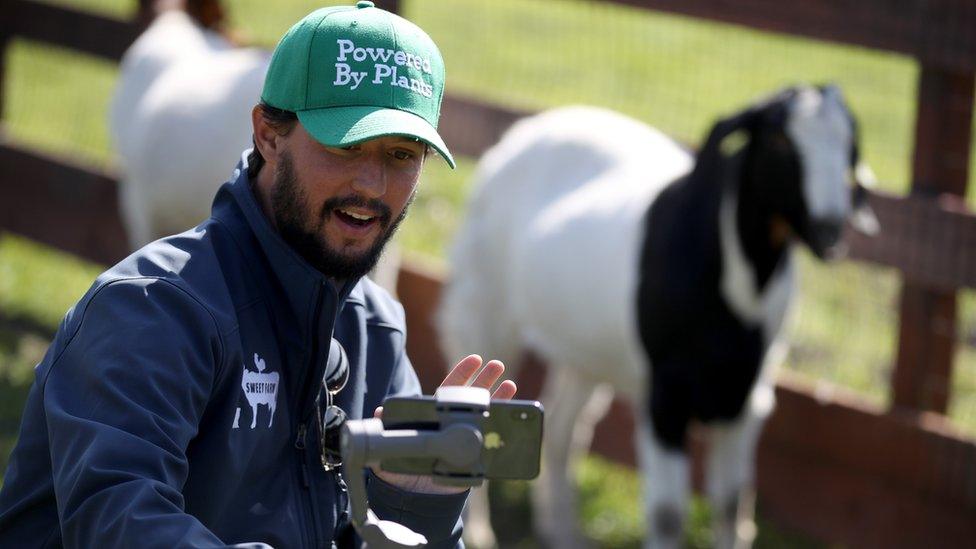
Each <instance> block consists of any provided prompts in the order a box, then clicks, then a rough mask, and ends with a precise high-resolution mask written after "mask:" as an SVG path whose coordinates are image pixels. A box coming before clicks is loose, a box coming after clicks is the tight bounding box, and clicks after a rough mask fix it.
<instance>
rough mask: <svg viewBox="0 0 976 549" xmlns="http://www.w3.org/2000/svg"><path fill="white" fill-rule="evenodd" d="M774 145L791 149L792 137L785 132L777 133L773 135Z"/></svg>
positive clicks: (783, 148)
mask: <svg viewBox="0 0 976 549" xmlns="http://www.w3.org/2000/svg"><path fill="white" fill-rule="evenodd" d="M773 146H774V147H776V148H777V149H779V150H789V148H790V138H789V137H786V134H785V133H776V134H774V135H773Z"/></svg>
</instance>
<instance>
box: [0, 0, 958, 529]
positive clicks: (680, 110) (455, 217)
mask: <svg viewBox="0 0 976 549" xmlns="http://www.w3.org/2000/svg"><path fill="white" fill-rule="evenodd" d="M56 3H61V4H67V5H74V6H83V7H85V8H87V9H91V10H94V11H98V12H100V13H105V14H109V15H114V16H125V15H127V14H130V13H132V10H133V6H134V4H135V3H134V1H133V0H128V1H126V0H76V1H69V0H57V2H56ZM335 3H338V2H327V3H326V4H335ZM404 4H405V7H406V15H407V16H408V17H410V18H411V19H413V20H415V21H416V22H417V23H418V24H420V25H421V26H422V27H424V28H425V29H427V30H428V32H430V34H431V35H432V36H433V37H434V39H435V41H437V43H438V44H439V46H440V48H441V50H442V51H443V53H444V56H445V60H446V63H447V67H448V75H449V76H448V91H449V92H450V93H456V94H460V95H464V96H469V97H475V98H479V99H484V100H488V101H492V102H496V103H500V104H503V105H507V106H511V107H517V108H523V109H542V108H546V107H551V106H556V105H562V104H567V103H589V104H597V105H603V106H607V107H611V108H614V109H617V110H620V111H622V112H625V113H628V114H630V115H632V116H635V117H637V118H640V119H642V120H645V121H647V122H649V123H651V124H654V125H656V126H658V127H660V128H661V129H663V130H664V131H666V132H667V133H669V134H671V135H673V136H675V137H676V138H678V139H680V140H682V141H684V142H687V143H692V144H693V143H696V142H698V141H699V139H700V138H701V137H702V136H703V135H704V133H705V132H706V131H707V129H708V127H709V126H710V124H711V123H712V122H713V121H714V120H715V119H716V117H719V116H722V115H724V114H728V113H731V112H732V111H734V110H736V109H738V108H740V107H741V106H742V105H744V104H746V103H748V102H749V101H751V100H752V99H754V98H756V97H758V96H760V95H763V94H766V93H769V92H770V91H773V90H775V89H777V88H779V87H781V86H784V85H789V84H793V83H797V82H801V81H811V82H826V81H830V82H836V83H838V84H839V85H841V86H842V88H843V90H844V93H845V95H846V97H847V98H848V100H849V102H850V103H851V105H852V107H853V109H854V111H855V113H856V114H857V116H858V118H859V121H860V125H861V133H862V149H863V151H864V155H865V157H866V159H867V160H868V161H869V162H870V163H871V164H872V166H873V167H874V169H875V171H876V172H877V173H878V176H879V178H880V180H881V182H882V188H884V189H887V190H890V191H892V192H905V190H906V189H907V185H908V181H909V179H910V177H909V166H910V157H911V154H910V151H911V147H912V140H913V139H912V134H913V123H914V122H913V117H914V107H913V105H914V101H915V85H916V84H915V79H916V77H917V73H918V68H917V66H916V65H915V63H914V62H913V61H911V60H910V59H908V58H906V57H903V56H899V55H893V54H888V53H883V52H874V51H868V50H864V49H860V48H852V47H845V46H839V45H835V44H828V43H824V42H817V41H812V40H806V39H798V38H787V37H783V36H780V35H775V34H771V33H762V32H754V31H747V30H744V29H742V28H740V27H735V26H730V25H721V24H715V23H709V22H702V21H696V20H693V19H689V18H684V17H677V16H671V15H663V14H656V13H650V12H646V11H643V10H639V9H634V8H628V7H621V6H614V5H608V4H606V3H593V2H583V1H579V0H552V1H548V2H525V1H524V0H519V1H516V0H452V1H451V2H445V1H443V0H439V1H438V0H406V1H405V2H404ZM317 5H323V4H321V3H319V4H317ZM229 6H230V21H231V27H232V28H234V29H235V30H239V31H241V33H242V34H243V35H244V36H246V37H247V38H248V39H250V40H252V41H254V42H256V43H260V44H265V45H269V46H270V45H273V44H274V43H275V42H276V41H277V39H278V38H279V37H280V35H281V34H282V33H283V32H284V31H285V30H286V29H287V28H288V26H289V25H290V24H291V23H292V22H294V21H295V20H297V19H298V18H299V17H301V16H302V15H303V14H304V13H305V12H306V11H307V10H308V9H309V8H310V6H309V4H307V3H305V2H300V1H298V0H287V1H279V2H275V3H274V7H273V8H271V7H269V4H268V3H267V2H262V1H259V0H237V1H230V2H229ZM6 55H7V58H6V63H7V66H6V70H7V73H6V79H5V90H4V92H5V94H6V98H5V99H6V104H5V105H4V117H5V119H4V123H5V129H6V130H7V132H9V134H10V135H12V136H13V137H14V138H16V139H17V140H19V141H21V142H25V143H27V144H30V145H31V146H34V147H37V148H40V149H42V150H45V151H50V152H54V153H57V154H62V155H69V156H72V157H75V158H77V159H80V160H81V161H83V162H85V163H88V164H92V165H95V166H111V165H112V163H113V160H112V153H111V144H110V142H109V138H108V132H107V127H106V124H105V120H106V115H107V105H108V100H109V95H110V93H111V89H112V86H113V85H114V81H115V78H116V68H115V66H114V65H113V64H112V63H109V62H106V61H103V60H99V59H95V58H92V57H89V56H85V55H80V54H77V53H75V52H71V51H65V50H62V49H59V48H55V47H51V46H47V45H42V44H37V43H32V42H28V41H23V40H15V41H14V42H13V43H12V45H11V47H10V48H8V50H7V54H6ZM458 160H459V166H458V169H457V170H456V171H451V170H449V169H447V168H446V167H444V165H443V163H442V162H439V161H433V162H431V163H429V164H428V167H427V170H426V172H425V175H424V177H423V183H422V186H421V190H420V192H419V194H418V197H417V200H416V202H415V204H414V205H413V207H412V211H411V215H410V216H409V217H408V219H407V221H406V222H405V223H404V227H403V229H402V231H401V233H400V235H399V236H398V239H399V241H400V243H401V244H402V245H403V247H404V248H405V249H406V250H407V251H408V252H410V253H413V254H421V255H424V256H428V257H433V258H442V257H443V254H444V251H445V250H446V248H447V246H448V243H449V241H450V238H451V235H452V234H453V233H454V231H455V230H456V228H457V227H458V226H459V224H460V223H461V221H462V220H463V216H464V213H463V211H464V202H465V198H466V195H467V189H468V188H469V187H468V185H469V179H470V176H471V174H472V170H473V167H474V161H473V160H472V159H465V158H460V159H458ZM233 161H234V160H233V159H229V160H228V162H233ZM971 162H972V163H973V165H974V168H973V169H972V170H971V173H972V174H973V175H972V177H971V184H970V191H969V201H970V203H971V204H974V203H976V198H974V197H976V183H972V181H974V180H976V154H974V155H971ZM798 259H799V264H800V273H801V277H800V278H801V280H800V286H801V288H802V293H801V296H800V298H799V300H798V303H797V307H796V318H795V322H794V329H793V330H792V332H791V333H792V336H791V342H792V344H793V350H792V353H791V356H790V359H789V362H788V364H787V367H788V368H790V369H792V370H796V371H799V372H802V373H803V374H806V375H809V376H811V377H816V378H823V379H827V380H830V381H832V382H835V383H838V384H842V385H846V386H848V387H851V388H853V389H855V390H857V391H858V392H860V393H861V394H863V395H865V396H866V397H867V398H869V399H870V400H872V401H873V402H876V403H877V404H879V405H885V404H886V403H887V402H888V398H889V396H888V386H889V381H888V376H889V375H890V368H891V364H892V361H893V360H894V354H895V345H896V338H897V331H898V324H897V305H898V292H899V288H900V282H899V277H898V274H897V272H895V271H893V270H891V269H886V268H881V267H876V266H866V265H862V264H856V263H842V264H838V265H829V266H826V265H823V264H820V263H817V262H816V261H814V260H813V259H811V257H810V256H809V254H807V253H805V252H801V253H800V254H799V258H798ZM98 271H99V267H98V266H95V265H91V264H87V263H84V262H80V261H78V260H76V259H73V258H70V257H68V256H66V255H64V254H60V253H56V252H52V251H50V250H48V249H45V248H43V247H41V246H38V245H35V244H32V243H29V242H27V241H25V240H23V239H20V238H15V237H12V236H9V235H2V234H0V467H5V459H6V456H7V453H8V451H9V448H10V447H11V445H12V443H13V438H14V437H15V436H16V424H17V423H18V421H19V419H18V418H19V411H20V409H21V407H22V403H23V398H24V393H25V391H26V387H27V385H28V384H29V380H30V377H31V373H32V370H31V369H32V367H33V365H34V364H36V362H37V361H38V360H40V358H41V356H42V355H43V352H44V347H45V345H46V341H47V340H48V339H49V337H50V334H51V333H53V331H54V329H55V328H56V326H57V323H58V321H59V319H60V318H61V316H62V315H63V314H64V312H65V311H66V310H67V309H68V307H70V306H71V305H72V303H73V302H74V300H76V299H77V298H78V297H79V296H80V295H81V294H82V293H83V292H84V291H85V290H86V289H87V288H88V286H89V285H90V284H91V281H92V279H93V278H94V277H95V275H96V274H97V273H98ZM960 295H961V299H960V305H959V314H958V317H959V319H960V322H959V325H958V327H957V329H958V341H959V349H958V352H957V360H956V364H955V370H954V376H953V380H952V383H953V398H952V401H951V402H950V410H949V415H950V417H951V418H952V419H953V421H955V422H956V423H957V424H958V425H959V426H960V427H961V428H962V429H964V430H966V431H967V432H969V433H971V434H976V294H974V293H973V292H972V291H965V292H961V293H960ZM628 474H630V475H631V476H627V475H628ZM617 475H620V476H617ZM594 479H596V480H594ZM580 481H581V483H582V486H583V493H584V496H585V497H584V500H583V506H584V509H583V511H584V516H585V517H586V522H585V524H584V528H585V530H586V531H587V532H588V533H589V534H590V535H591V536H593V537H594V538H595V539H597V540H599V541H600V543H601V544H602V545H603V546H607V547H621V546H623V547H627V546H634V545H635V544H636V543H637V540H639V539H640V535H641V533H640V518H639V516H638V515H637V514H636V513H637V509H639V507H638V506H637V505H636V503H635V502H636V499H637V495H636V494H637V483H636V481H635V480H634V478H633V476H632V473H631V472H628V471H621V470H619V469H618V468H614V467H610V466H608V465H606V464H605V463H603V462H601V461H600V460H597V459H591V460H588V461H587V462H586V464H585V466H584V468H583V471H581V476H580ZM520 490H522V491H523V492H524V485H523V486H522V487H521V488H520V487H519V486H518V485H514V484H513V485H511V486H508V487H503V488H499V489H498V490H497V491H498V492H499V494H505V493H509V492H510V493H509V494H508V496H504V497H505V498H507V499H505V501H506V502H509V503H508V504H506V506H507V507H509V508H511V509H522V508H521V507H519V505H523V506H525V505H527V504H526V503H525V502H524V495H522V496H520V495H519V493H520ZM520 498H522V499H520ZM519 501H521V502H522V503H518V502H519ZM513 502H514V503H513ZM693 515H694V516H693V519H692V520H691V525H690V529H689V532H690V533H689V540H688V544H689V546H692V547H699V546H705V545H706V544H707V537H704V538H703V537H702V536H707V534H706V533H705V532H706V529H705V528H704V526H702V525H704V524H706V523H707V509H706V508H705V506H704V505H703V504H701V503H696V506H695V510H694V513H693ZM513 517H514V518H513V519H512V520H513V521H515V522H514V523H518V522H519V521H521V523H524V524H527V522H526V520H527V515H526V513H525V512H524V509H523V510H522V511H519V512H518V513H516V514H513ZM764 530H766V531H769V532H772V531H771V530H769V529H766V528H761V529H760V532H761V533H762V532H764ZM510 531H511V532H512V533H513V535H514V534H517V533H518V532H526V531H527V530H526V529H525V528H522V529H521V530H519V529H518V528H515V527H513V528H512V529H511V530H510ZM762 535H763V534H761V540H762V539H767V540H771V539H773V538H762ZM768 535H773V534H771V533H770V534H768ZM513 543H515V542H513ZM518 543H528V542H524V541H523V542H518ZM763 543H768V545H766V546H768V547H778V546H795V545H796V543H801V542H799V541H795V540H793V541H789V542H777V541H775V540H772V541H768V542H763Z"/></svg>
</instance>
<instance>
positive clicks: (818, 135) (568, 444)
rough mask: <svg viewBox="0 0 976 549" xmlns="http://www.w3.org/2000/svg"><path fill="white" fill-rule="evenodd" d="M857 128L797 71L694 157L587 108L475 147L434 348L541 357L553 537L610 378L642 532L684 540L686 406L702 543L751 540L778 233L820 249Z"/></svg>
mask: <svg viewBox="0 0 976 549" xmlns="http://www.w3.org/2000/svg"><path fill="white" fill-rule="evenodd" d="M855 133H856V132H855V127H854V121H853V118H852V117H851V115H850V113H849V111H848V109H847V107H846V106H845V105H844V102H843V99H842V98H841V96H840V92H839V91H838V90H837V89H836V88H833V87H828V88H826V89H816V88H809V87H802V88H796V89H790V90H786V91H784V92H782V93H780V94H778V95H776V96H775V97H773V98H772V99H769V100H767V101H764V102H762V103H760V104H757V105H756V106H754V107H752V108H750V109H748V110H746V111H744V112H742V113H740V114H738V115H736V116H735V117H732V118H730V119H728V120H725V121H722V122H720V123H719V124H717V125H716V126H715V128H714V129H713V130H712V132H711V135H710V136H709V138H708V140H707V142H706V143H705V144H704V146H703V147H702V149H701V152H700V153H699V154H698V156H697V158H695V157H693V155H692V154H691V153H689V152H688V151H686V150H685V149H683V148H682V147H681V146H679V145H678V144H676V143H675V142H674V141H672V140H671V139H669V138H667V137H665V136H664V135H663V134H661V133H659V132H657V131H656V130H654V129H652V128H650V127H648V126H646V125H644V124H642V123H640V122H637V121H635V120H631V119H629V118H626V117H624V116H622V115H619V114H615V113H612V112H609V111H606V110H600V109H596V108H585V107H573V108H564V109H559V110H554V111H551V112H547V113H543V114H540V115H537V116H534V117H531V118H528V119H525V120H523V121H520V122H518V123H516V124H515V125H514V126H513V127H512V128H511V129H510V130H509V131H508V133H507V134H506V135H505V136H504V137H503V138H502V140H501V142H500V143H499V144H497V145H496V146H495V147H494V148H492V149H491V150H490V151H488V152H487V153H486V154H485V156H484V158H483V159H482V161H481V163H480V165H479V167H478V171H477V174H476V183H475V185H474V189H473V196H472V197H471V199H470V204H469V208H468V217H467V219H466V222H465V225H464V226H463V227H462V229H461V231H460V234H459V235H458V237H457V240H456V242H455V244H454V247H453V251H452V257H451V263H452V266H453V269H454V272H453V275H452V277H451V280H450V282H449V284H448V286H447V287H446V289H445V292H444V296H443V301H442V305H441V310H440V313H439V327H440V331H441V334H442V341H443V343H444V349H445V352H446V353H447V354H448V355H449V356H461V354H462V353H465V352H479V353H482V354H483V355H484V356H490V357H493V358H499V359H502V360H503V361H506V363H507V364H509V365H514V364H516V362H517V361H518V359H519V357H520V354H521V351H522V350H523V349H525V348H528V349H532V350H533V351H535V352H536V353H537V354H539V355H540V356H541V357H543V358H544V359H545V360H546V361H547V362H548V364H549V365H550V369H549V375H548V378H547V380H546V384H545V387H544V389H543V393H542V401H543V403H544V405H545V407H546V431H545V432H546V436H545V441H544V461H545V463H544V466H543V473H542V476H541V478H540V480H539V481H538V482H537V483H536V484H535V486H534V488H533V510H534V522H535V529H536V533H537V535H538V536H539V537H540V538H541V539H542V540H543V541H544V542H546V543H547V545H548V546H550V547H559V548H567V547H576V546H580V545H581V544H582V543H581V536H580V534H579V531H578V529H577V528H576V526H575V525H576V522H575V521H573V520H572V517H575V516H576V501H577V500H576V492H575V489H574V488H573V484H574V482H573V478H574V477H573V475H572V469H573V468H572V465H573V463H574V461H575V460H576V459H577V458H578V457H579V456H580V454H581V452H583V451H585V450H586V448H587V446H588V444H589V440H590V437H591V435H592V429H593V424H594V423H595V422H596V420H598V419H599V418H600V416H602V415H603V412H604V411H605V409H606V407H607V404H609V402H610V397H611V396H612V393H613V391H614V390H615V391H617V392H619V393H620V394H621V395H623V396H625V397H627V398H628V399H629V400H630V401H631V402H632V403H633V404H634V405H635V407H636V411H637V413H636V416H637V419H638V426H637V447H638V449H639V463H640V465H641V469H642V471H643V473H644V475H645V481H644V482H645V490H644V493H645V497H646V505H647V507H646V518H647V524H648V532H647V542H646V545H647V546H648V547H677V546H679V545H680V543H681V539H682V535H683V528H682V525H683V519H684V515H685V513H686V509H687V505H688V492H689V488H688V486H689V482H690V481H689V478H688V477H689V465H688V458H687V455H686V450H685V434H686V429H687V426H688V423H689V422H690V421H700V422H704V423H706V424H707V425H708V426H709V432H710V435H711V436H710V439H711V440H710V443H711V444H710V448H711V453H710V459H709V460H708V464H707V489H708V490H707V491H708V496H709V498H710V501H711V503H712V505H713V509H714V510H715V511H714V514H715V528H716V531H715V535H716V540H717V545H718V546H720V547H733V546H747V545H748V544H749V543H750V542H751V539H752V536H753V532H754V526H753V524H752V513H753V505H752V501H753V498H752V493H753V485H754V481H753V455H754V451H755V446H756V442H757V438H758V435H759V432H760V428H761V426H762V423H763V420H764V418H765V417H766V416H767V415H768V414H769V413H770V411H771V410H772V408H773V390H772V380H771V378H770V375H769V374H770V371H769V365H770V364H773V363H775V362H778V361H780V360H781V359H782V358H783V356H784V353H783V351H784V350H785V347H784V346H782V345H774V342H776V341H777V340H778V335H779V333H780V328H781V326H782V324H783V319H784V316H785V314H786V310H787V305H788V302H789V301H790V300H791V297H792V295H793V272H792V271H793V267H792V261H791V257H790V254H789V247H790V242H791V241H792V240H793V235H795V236H796V237H798V238H799V239H800V240H802V241H803V242H805V243H806V244H807V245H808V246H809V247H810V248H811V249H812V250H813V252H814V253H815V254H817V255H818V256H821V257H824V256H826V255H828V252H829V250H830V249H831V248H832V247H833V246H834V244H836V243H837V241H838V239H839V236H840V234H841V228H842V225H843V223H844V221H845V219H846V218H847V217H848V216H849V215H850V214H851V213H852V203H851V190H852V188H851V186H850V184H851V181H852V173H853V170H852V167H853V166H854V165H855V163H856V156H857V155H856V135H855ZM855 188H856V189H858V188H860V187H858V186H855ZM855 196H863V193H856V195H855ZM860 219H861V220H863V221H865V226H866V225H869V224H870V222H871V220H873V217H871V216H870V214H869V213H867V212H865V214H864V215H863V216H860ZM866 228H867V227H866ZM652 366H653V367H652ZM577 420H579V421H577ZM482 505H483V504H482ZM475 507H477V505H475Z"/></svg>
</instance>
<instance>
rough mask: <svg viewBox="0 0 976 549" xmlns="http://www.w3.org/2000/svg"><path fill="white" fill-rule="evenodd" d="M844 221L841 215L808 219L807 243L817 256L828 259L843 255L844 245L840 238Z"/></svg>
mask: <svg viewBox="0 0 976 549" xmlns="http://www.w3.org/2000/svg"><path fill="white" fill-rule="evenodd" d="M845 221H846V220H845V219H844V218H841V217H836V218H835V217H830V218H823V219H812V220H810V230H809V233H808V235H807V244H808V245H809V246H810V249H811V250H812V251H813V253H814V254H815V255H816V256H817V257H818V258H820V259H828V260H829V259H836V258H838V257H841V256H843V255H844V251H845V250H844V246H843V245H842V243H841V241H840V240H841V235H842V234H843V232H844V222H845Z"/></svg>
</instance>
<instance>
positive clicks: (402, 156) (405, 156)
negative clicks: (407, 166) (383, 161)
mask: <svg viewBox="0 0 976 549" xmlns="http://www.w3.org/2000/svg"><path fill="white" fill-rule="evenodd" d="M391 154H393V158H396V159H397V160H410V159H411V158H413V157H414V154H413V153H412V152H409V151H404V150H396V151H393V153H391Z"/></svg>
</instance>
